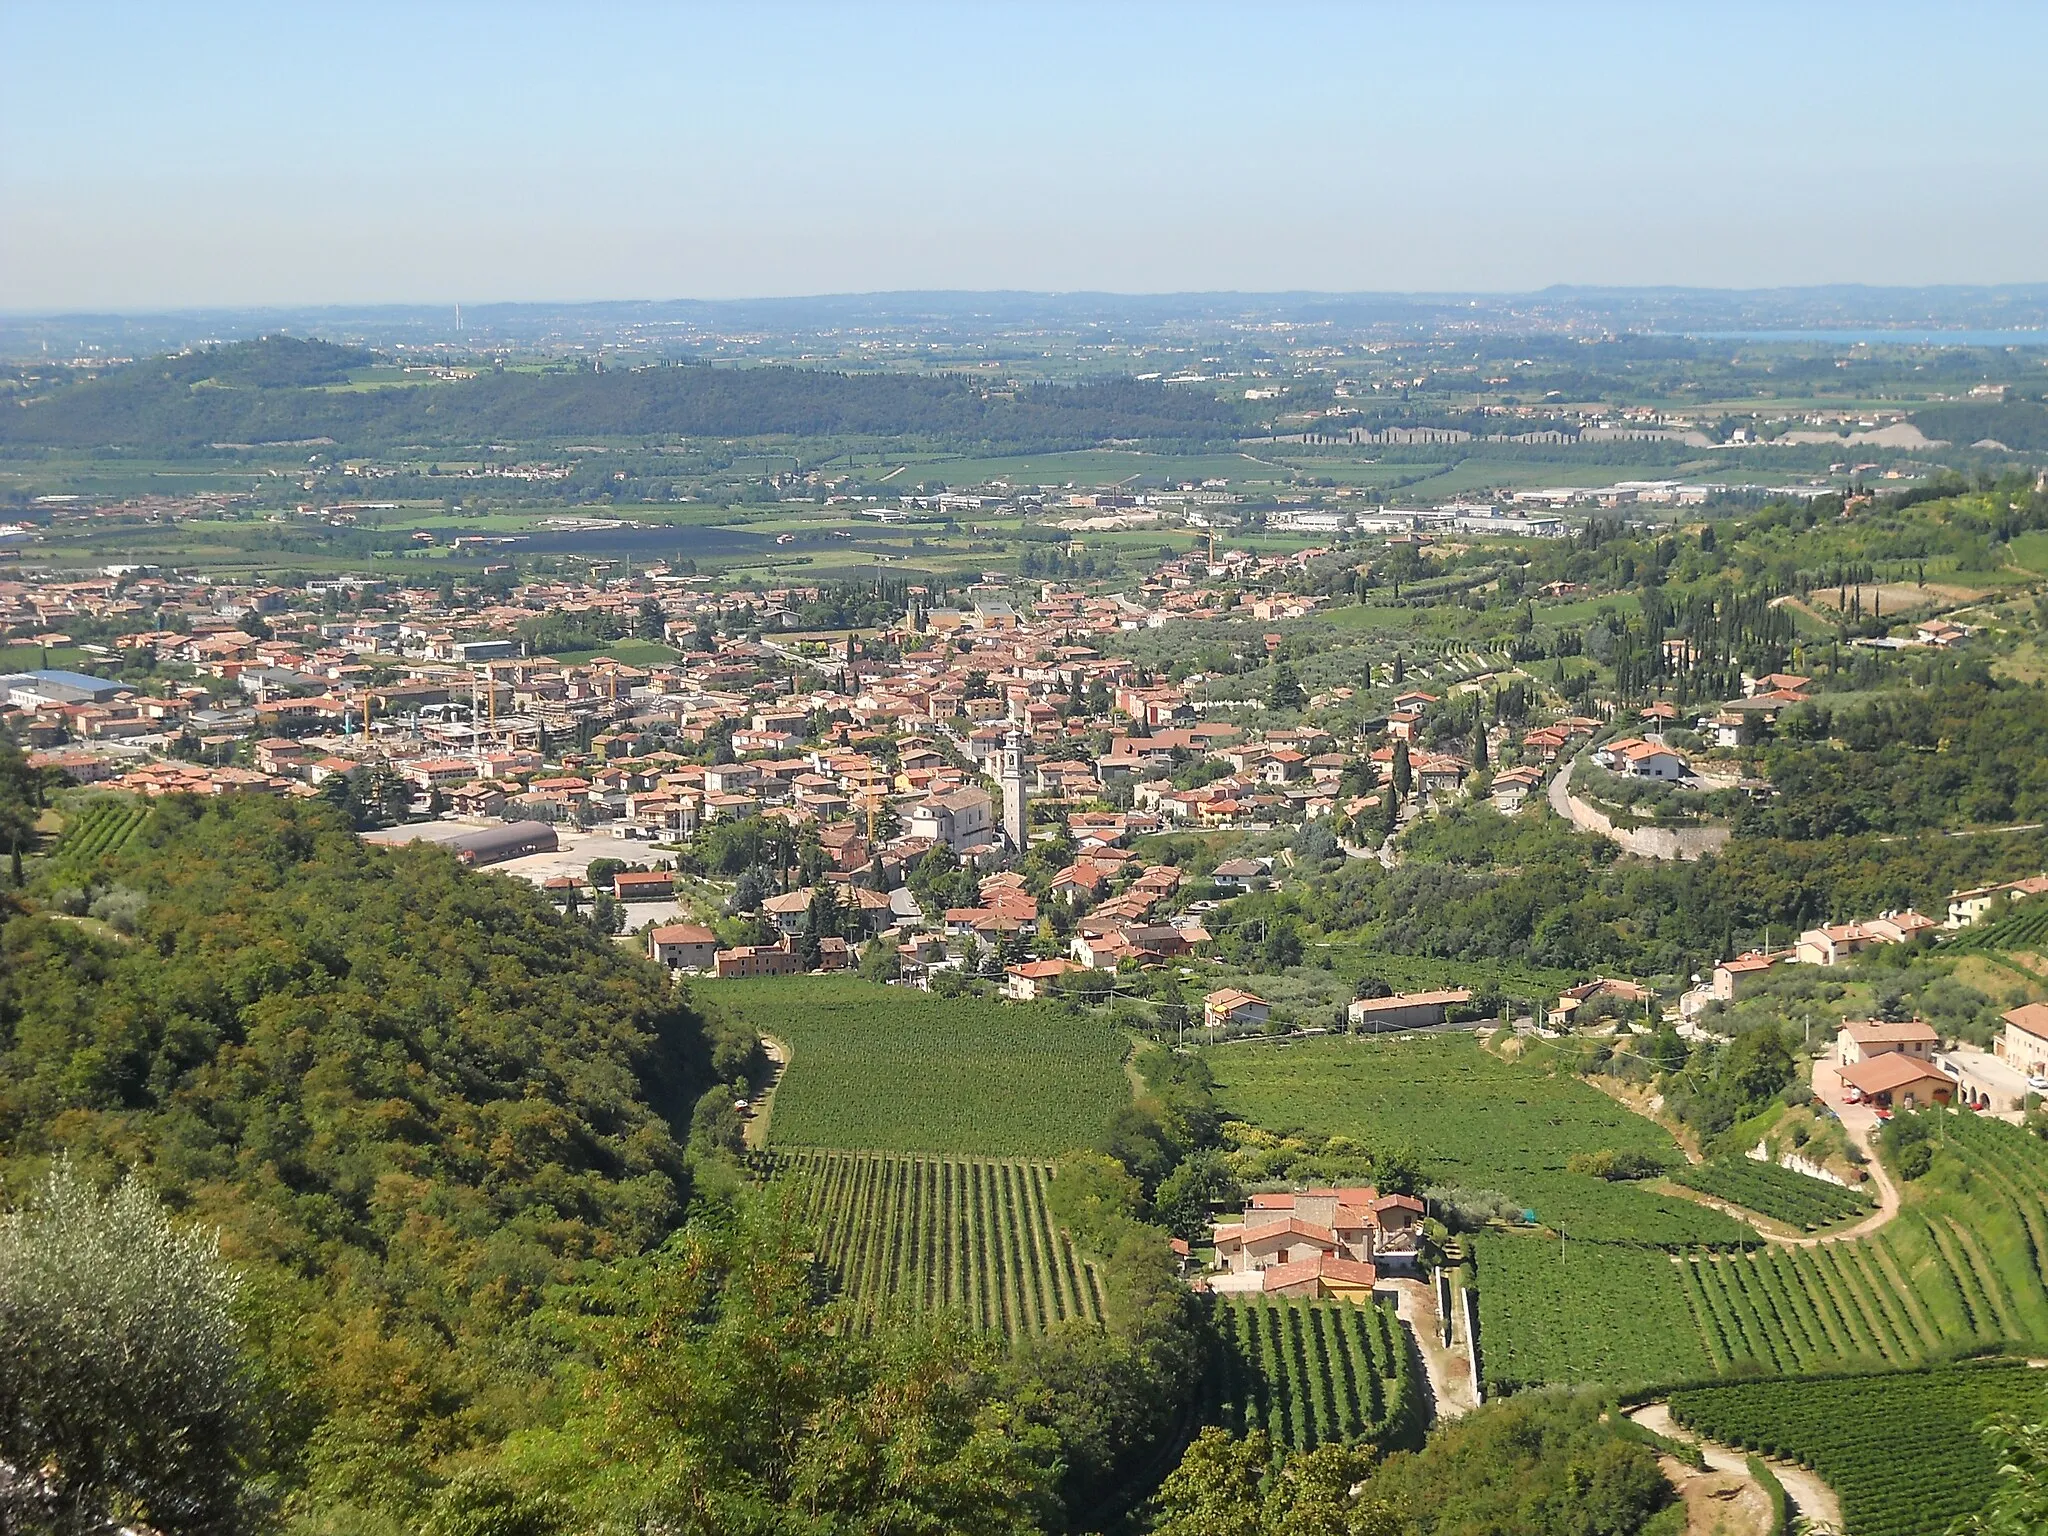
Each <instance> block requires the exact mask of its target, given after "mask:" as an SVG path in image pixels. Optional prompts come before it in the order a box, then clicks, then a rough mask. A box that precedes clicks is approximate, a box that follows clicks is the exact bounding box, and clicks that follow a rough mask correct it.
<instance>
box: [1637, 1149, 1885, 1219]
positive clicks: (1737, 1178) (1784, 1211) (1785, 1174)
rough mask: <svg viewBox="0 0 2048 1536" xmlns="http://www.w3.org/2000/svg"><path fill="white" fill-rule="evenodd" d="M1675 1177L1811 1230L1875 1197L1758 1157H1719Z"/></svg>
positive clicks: (1863, 1210) (1865, 1210)
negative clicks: (1757, 1158)
mask: <svg viewBox="0 0 2048 1536" xmlns="http://www.w3.org/2000/svg"><path fill="white" fill-rule="evenodd" d="M1671 1177H1672V1178H1673V1179H1674V1180H1676V1181H1677V1182H1678V1183H1680V1184H1683V1185H1685V1187H1686V1188H1688V1189H1696V1190H1698V1191H1699V1192H1700V1193H1701V1194H1705V1195H1712V1196H1713V1197H1714V1198H1715V1199H1717V1200H1726V1201H1728V1202H1729V1203H1730V1204H1731V1205H1739V1206H1742V1207H1743V1208H1744V1209H1745V1210H1751V1211H1755V1212H1756V1213H1757V1214H1758V1215H1759V1216H1768V1217H1770V1218H1771V1220H1773V1221H1782V1222H1784V1223H1785V1225H1787V1226H1789V1227H1800V1228H1803V1229H1805V1230H1807V1231H1809V1232H1810V1231H1813V1230H1815V1229H1817V1228H1820V1227H1827V1226H1832V1225H1834V1224H1835V1223H1836V1222H1838V1221H1845V1220H1847V1219H1848V1218H1849V1217H1851V1216H1867V1215H1869V1214H1870V1211H1871V1199H1870V1196H1868V1195H1866V1194H1864V1193H1863V1192H1862V1191H1861V1190H1855V1189H1844V1188H1843V1187H1842V1186H1841V1185H1839V1184H1830V1183H1828V1182H1827V1180H1825V1179H1816V1178H1812V1177H1809V1176H1808V1175H1806V1174H1803V1173H1795V1172H1793V1170H1791V1169H1790V1168H1780V1167H1779V1166H1778V1165H1777V1164H1776V1163H1762V1162H1758V1161H1757V1160H1756V1159H1755V1158H1753V1157H1718V1158H1715V1159H1714V1160H1713V1161H1712V1162H1710V1163H1701V1164H1699V1165H1698V1166H1697V1167H1687V1168H1680V1169H1678V1170H1677V1171H1676V1172H1675V1173H1673V1174H1672V1175H1671Z"/></svg>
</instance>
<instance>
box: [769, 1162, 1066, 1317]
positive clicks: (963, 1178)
mask: <svg viewBox="0 0 2048 1536" xmlns="http://www.w3.org/2000/svg"><path fill="white" fill-rule="evenodd" d="M776 1172H777V1177H778V1178H779V1179H780V1180H781V1181H782V1182H783V1184H784V1185H785V1186H786V1187H788V1188H790V1189H791V1190H793V1191H794V1192H795V1195H796V1201H797V1205H796V1209H797V1212H798V1214H799V1215H800V1216H801V1217H802V1218H803V1219H804V1220H805V1221H807V1222H809V1223H810V1224H811V1225H812V1226H813V1227H814V1228H815V1229H816V1231H817V1233H818V1253H819V1256H820V1257H821V1258H822V1259H823V1260H824V1261H825V1262H826V1263H827V1264H829V1265H830V1266H831V1267H832V1268H833V1270H834V1271H835V1272H836V1274H837V1276H838V1279H839V1284H840V1287H841V1290H842V1291H843V1292H844V1294H846V1295H847V1296H849V1297H852V1298H854V1299H855V1300H858V1301H864V1302H871V1303H874V1304H876V1305H878V1306H898V1307H907V1308H911V1309H915V1310H933V1309H938V1308H954V1309H957V1310H958V1311H959V1312H960V1313H961V1314H962V1315H964V1316H965V1317H966V1318H967V1320H968V1321H969V1322H970V1323H972V1324H973V1325H974V1326H976V1327H978V1328H990V1329H995V1330H998V1331H1000V1332H1004V1333H1007V1334H1009V1335H1011V1336H1012V1337H1015V1336H1017V1335H1019V1334H1024V1333H1034V1332H1038V1331H1040V1330H1043V1329H1045V1328H1049V1327H1051V1326H1052V1325H1053V1324H1054V1323H1057V1322H1062V1321H1065V1320H1066V1319H1069V1318H1085V1319H1088V1320H1090V1321H1099V1320H1100V1318H1101V1316H1102V1286H1101V1281H1100V1279H1099V1278H1098V1277H1097V1275H1096V1273H1095V1270H1094V1268H1093V1267H1092V1266H1091V1265H1089V1264H1088V1263H1087V1262H1086V1261H1085V1260H1083V1259H1082V1258H1081V1257H1080V1255H1079V1254H1077V1253H1076V1252H1075V1251H1074V1246H1073V1244H1072V1242H1070V1241H1069V1240H1068V1237H1067V1234H1066V1233H1065V1232H1064V1231H1062V1230H1061V1229H1059V1228H1057V1227H1055V1226H1054V1225H1053V1223H1052V1218H1051V1216H1050V1215H1049V1214H1048V1213H1047V1210H1046V1187H1047V1185H1048V1184H1049V1183H1050V1182H1051V1180H1052V1167H1051V1165H1050V1164H1047V1163H1036V1162H1025V1161H1022V1160H1019V1159H1006V1158H973V1157H917V1156H903V1155H895V1154H888V1153H863V1152H806V1151H797V1152H787V1153H783V1154H781V1155H780V1156H779V1157H778V1158H777V1159H776Z"/></svg>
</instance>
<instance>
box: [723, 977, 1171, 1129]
mask: <svg viewBox="0 0 2048 1536" xmlns="http://www.w3.org/2000/svg"><path fill="white" fill-rule="evenodd" d="M692 996H693V999H694V1000H695V1001H696V1002H698V1003H699V1004H700V1005H702V1006H708V1007H711V1008H714V1009H718V1010H720V1011H722V1012H725V1013H728V1014H733V1015H737V1016H738V1017H739V1018H740V1019H741V1020H743V1021H744V1022H746V1023H747V1024H750V1025H752V1026H753V1027H754V1028H755V1029H756V1030H757V1031H759V1032H760V1033H762V1034H768V1035H773V1036H775V1037H776V1038H777V1039H779V1040H782V1041H784V1042H785V1043H786V1044H787V1045H788V1046H789V1047H790V1051H791V1060H790V1064H789V1068H788V1070H787V1071H785V1072H784V1073H783V1076H782V1081H781V1083H780V1084H779V1085H778V1086H777V1088H776V1090H775V1102H774V1109H773V1114H772V1118H771V1119H770V1122H769V1129H768V1137H769V1142H770V1144H771V1145H773V1146H777V1147H842V1148H848V1149H859V1150H863V1151H877V1152H951V1153H959V1154H971V1155H976V1156H983V1157H1056V1156H1058V1155H1059V1154H1060V1153H1062V1152H1067V1151H1071V1150H1073V1149H1074V1148H1076V1147H1086V1146H1092V1145H1094V1143H1095V1140H1096V1138H1097V1137H1098V1136H1100V1135H1101V1133H1102V1130H1103V1127H1104V1126H1106V1125H1107V1124H1108V1122H1109V1117H1110V1115H1111V1114H1112V1113H1114V1112H1115V1111H1116V1109H1117V1108H1119V1107H1120V1106H1121V1105H1123V1104H1126V1103H1128V1102H1129V1101H1130V1096H1131V1088H1130V1080H1129V1079H1128V1078H1126V1077H1125V1076H1124V1070H1123V1062H1124V1056H1125V1054H1126V1052H1127V1051H1128V1049H1129V1045H1128V1042H1127V1041H1126V1040H1125V1039H1124V1037H1123V1036H1122V1035H1121V1034H1119V1033H1118V1032H1117V1031H1116V1030H1115V1029H1113V1028H1112V1027H1111V1026H1109V1025H1108V1024H1105V1023H1103V1022H1101V1021H1100V1020H1097V1019H1095V1018H1092V1017H1088V1016H1086V1015H1075V1014H1070V1013H1067V1012H1064V1011H1063V1010H1060V1009H1057V1008H1053V1007H1050V1006H1046V1005H1042V1004H1033V1003H996V1002H985V1001H980V1000H975V999H954V1000H952V1001H947V1000H944V999H940V998H935V997H931V996H928V995H927V994H925V993H922V992H915V991H912V990H910V989H909V988H905V987H884V986H881V985H879V984H877V983H873V982H865V981H861V980H859V979H857V978H853V977H843V978H842V977H815V976H793V977H787V978H766V979H761V980H754V981H727V982H700V983H698V984H697V986H696V987H695V988H694V990H693V994H692Z"/></svg>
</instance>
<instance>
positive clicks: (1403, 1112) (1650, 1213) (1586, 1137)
mask: <svg viewBox="0 0 2048 1536" xmlns="http://www.w3.org/2000/svg"><path fill="white" fill-rule="evenodd" d="M1207 1060H1208V1062H1209V1066H1210V1069H1211V1071H1213V1072H1214V1073H1215V1075H1216V1083H1217V1092H1218V1094H1219V1096H1220V1097H1221V1098H1222V1100H1223V1103H1224V1105H1225V1106H1226V1107H1227V1109H1228V1110H1229V1112H1230V1113H1231V1114H1232V1115H1233V1116H1235V1117H1236V1118H1238V1119H1241V1120H1249V1121H1252V1122H1254V1123H1256V1124H1258V1125H1262V1126H1265V1127H1266V1128H1267V1129H1269V1130H1285V1129H1290V1128H1293V1127H1300V1128H1302V1129H1304V1130H1308V1131H1312V1132H1317V1133H1321V1134H1325V1135H1330V1134H1342V1135H1346V1136H1353V1137H1356V1138H1358V1139H1359V1140H1361V1141H1363V1142H1365V1143H1366V1144H1367V1145H1375V1144H1385V1143H1387V1142H1397V1143H1405V1144H1407V1145H1409V1146H1411V1147H1413V1148H1414V1149H1415V1150H1416V1151H1417V1153H1418V1154H1419V1155H1420V1156H1421V1158H1422V1160H1423V1167H1424V1170H1425V1177H1426V1178H1427V1179H1428V1180H1429V1181H1430V1182H1431V1183H1435V1184H1445V1185H1462V1186H1464V1187H1466V1188H1470V1189H1492V1190H1499V1191H1501V1192H1502V1193H1504V1194H1507V1195H1510V1196H1512V1197H1513V1198H1514V1199H1516V1200H1518V1201H1520V1202H1522V1204H1523V1205H1525V1206H1527V1207H1529V1208H1530V1209H1533V1210H1534V1211H1535V1212H1536V1217H1537V1220H1538V1221H1539V1222H1541V1223H1542V1224H1544V1225H1546V1226H1551V1227H1557V1226H1562V1227H1564V1228H1565V1229H1566V1230H1568V1231H1569V1232H1570V1233H1571V1235H1573V1236H1574V1237H1585V1238H1588V1239H1599V1240H1602V1241H1608V1242H1637V1243H1648V1244H1654V1245H1661V1246H1671V1247H1676V1246H1682V1245H1685V1244H1691V1243H1705V1244H1716V1245H1718V1244H1734V1243H1742V1242H1754V1241H1755V1240H1756V1234H1755V1232H1754V1231H1752V1230H1751V1229H1750V1228H1749V1227H1747V1226H1746V1225H1744V1224H1743V1223H1741V1222H1738V1221H1735V1220H1733V1219H1732V1218H1730V1217H1728V1216H1726V1215H1723V1214H1722V1213H1721V1212H1719V1211H1715V1210H1711V1209H1709V1208H1708V1207H1706V1206H1702V1205H1700V1204H1698V1203H1697V1202H1695V1201H1691V1200H1687V1199H1685V1198H1684V1197H1682V1196H1679V1195H1670V1194H1664V1195H1660V1194H1657V1193H1655V1192H1654V1191H1651V1190H1647V1189H1643V1188H1640V1187H1637V1186H1633V1185H1628V1184H1613V1183H1609V1182H1607V1181H1606V1180H1604V1179H1599V1178H1595V1177H1593V1176H1592V1175H1590V1174H1574V1173H1568V1172H1566V1171H1565V1160H1566V1159H1567V1158H1568V1157H1570V1156H1571V1155H1572V1154H1573V1153H1575V1152H1597V1151H1601V1150H1603V1149H1610V1148H1611V1149H1613V1150H1615V1151H1628V1152H1644V1153H1648V1154H1649V1155H1650V1156H1652V1157H1655V1158H1659V1159H1662V1160H1664V1161H1666V1162H1668V1163H1673V1164H1676V1163H1678V1162H1680V1161H1682V1157H1681V1154H1680V1152H1679V1150H1678V1146H1677V1144H1676V1143H1675V1142H1673V1141H1672V1139H1671V1137H1670V1136H1669V1135H1668V1134H1666V1133H1665V1131H1664V1130H1663V1129H1662V1128H1661V1127H1659V1126H1657V1125H1655V1124H1653V1123H1651V1122H1650V1121H1648V1120H1645V1119H1644V1118H1643V1117H1642V1116H1640V1115H1637V1114H1633V1113H1631V1112H1630V1111H1629V1110H1627V1109H1625V1108H1624V1107H1623V1106H1621V1105H1620V1104H1617V1103H1615V1101H1614V1100H1612V1099H1610V1098H1608V1097H1607V1096H1606V1095H1605V1094H1603V1093H1601V1092H1600V1091H1599V1090H1598V1089H1597V1088H1593V1087H1590V1086H1588V1085H1587V1084H1585V1083H1583V1082H1581V1081H1579V1080H1578V1079H1577V1078H1576V1077H1573V1076H1572V1075H1571V1074H1570V1073H1567V1072H1552V1071H1550V1070H1549V1069H1547V1068H1545V1067H1542V1066H1536V1065H1521V1064H1518V1063H1514V1062H1509V1061H1504V1060H1502V1059H1501V1058H1500V1057H1498V1056H1495V1055H1493V1054H1492V1053H1491V1052H1489V1051H1486V1050H1484V1049H1482V1048H1481V1047H1480V1045H1479V1043H1478V1041H1477V1040H1475V1039H1474V1038H1473V1037H1472V1036H1470V1035H1463V1034H1458V1035H1425V1036H1414V1037H1410V1038H1408V1039H1401V1038H1398V1037H1397V1038H1392V1039H1385V1038H1382V1039H1377V1040H1366V1039H1352V1038H1347V1037H1333V1038H1330V1039H1324V1040H1312V1041H1306V1042H1300V1043H1290V1044H1285V1045H1280V1044H1272V1045H1268V1044H1263V1043H1261V1044H1256V1045H1225V1046H1219V1047H1216V1048H1214V1049H1212V1050H1210V1051H1209V1052H1208V1053H1207Z"/></svg>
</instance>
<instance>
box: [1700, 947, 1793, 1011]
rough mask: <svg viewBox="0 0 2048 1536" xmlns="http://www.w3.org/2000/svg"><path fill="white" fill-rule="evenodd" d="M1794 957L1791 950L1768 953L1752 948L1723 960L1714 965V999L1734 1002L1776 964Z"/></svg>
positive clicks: (1721, 1001)
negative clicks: (1747, 951) (1730, 958)
mask: <svg viewBox="0 0 2048 1536" xmlns="http://www.w3.org/2000/svg"><path fill="white" fill-rule="evenodd" d="M1791 958H1792V952H1791V951H1790V950H1779V951H1778V952H1777V953H1776V954H1766V953H1764V952H1763V951H1762V950H1758V949H1752V950H1751V951H1749V953H1748V954H1744V955H1737V956H1736V957H1735V958H1734V959H1733V960H1723V961H1722V962H1721V963H1720V964H1719V965H1717V966H1715V967H1714V981H1713V994H1714V1001H1716V1002H1719V1003H1732V1002H1734V1001H1735V1000H1736V999H1737V998H1738V997H1740V996H1742V994H1743V993H1744V992H1746V991H1747V990H1749V988H1750V987H1751V986H1752V985H1753V984H1754V983H1755V981H1756V979H1757V978H1758V977H1759V976H1762V975H1764V974H1765V973H1767V972H1768V971H1769V970H1770V968H1771V967H1772V966H1774V965H1778V964H1781V963H1783V962H1784V961H1787V960H1790V959H1791Z"/></svg>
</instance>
